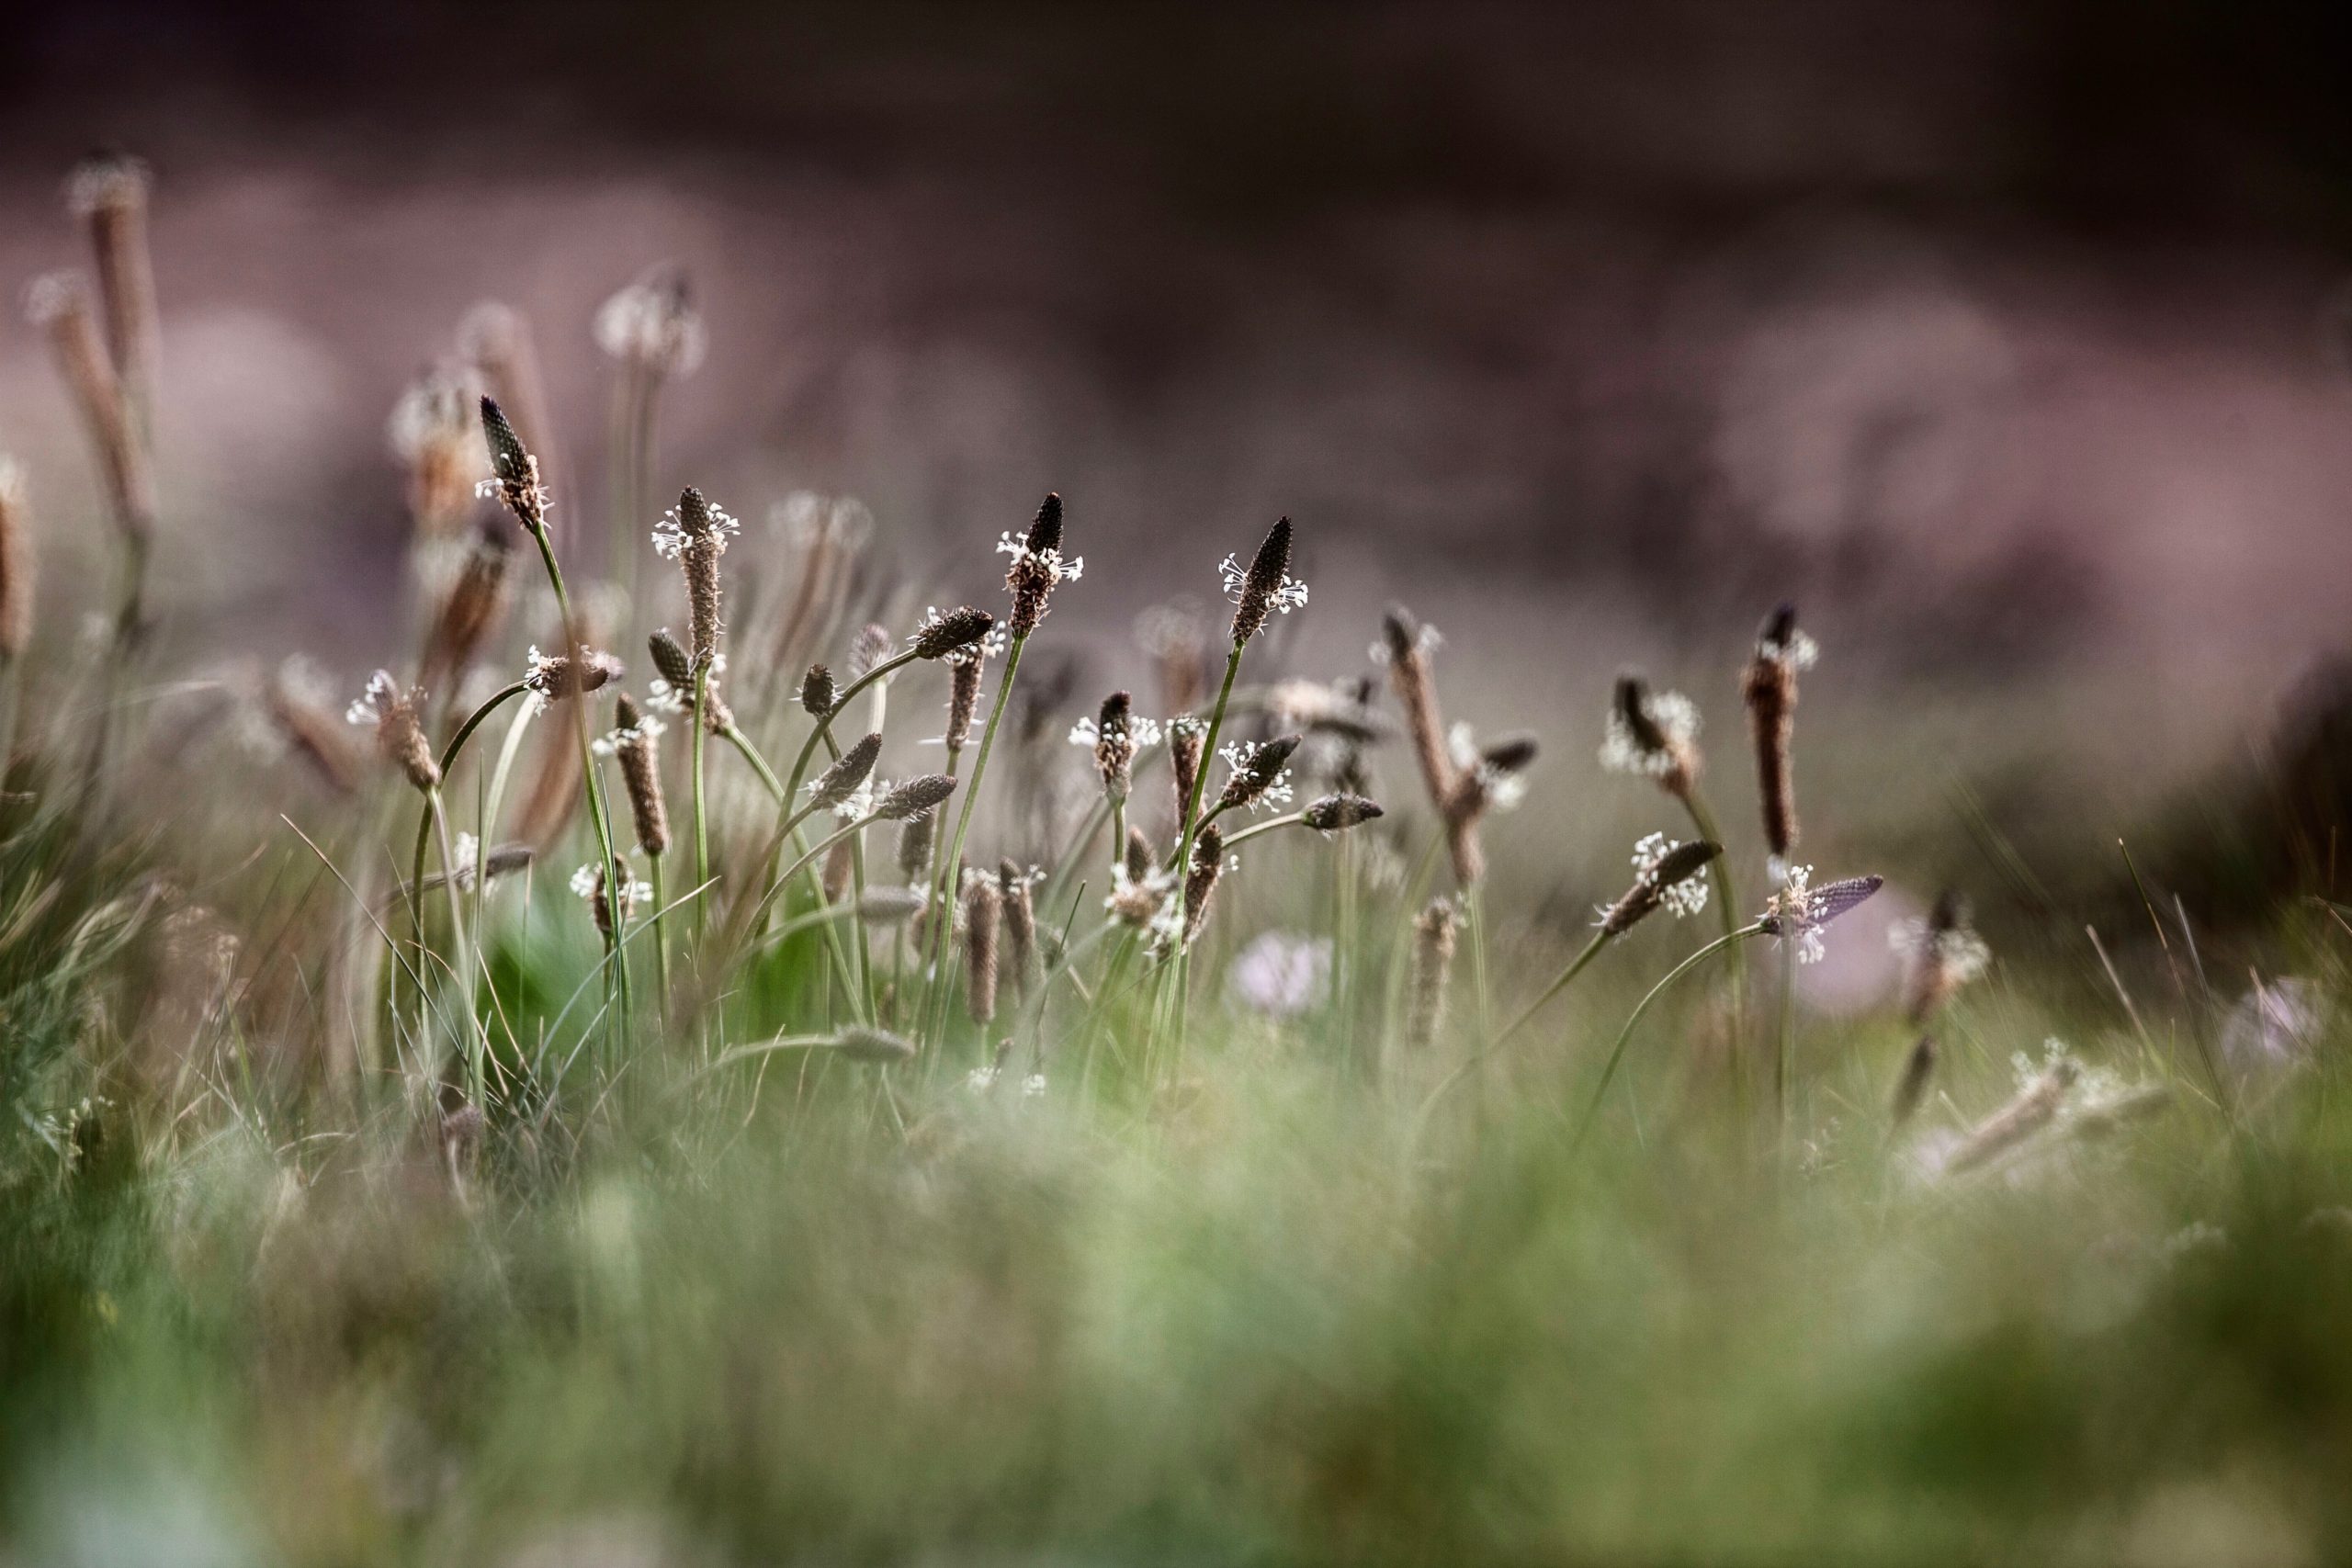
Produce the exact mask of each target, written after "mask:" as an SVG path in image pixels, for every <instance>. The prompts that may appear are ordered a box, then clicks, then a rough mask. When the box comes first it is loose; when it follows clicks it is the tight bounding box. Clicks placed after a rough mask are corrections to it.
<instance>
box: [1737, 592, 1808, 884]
mask: <svg viewBox="0 0 2352 1568" xmlns="http://www.w3.org/2000/svg"><path fill="white" fill-rule="evenodd" d="M1802 636H1803V634H1802V633H1800V632H1799V631H1798V630H1797V612H1796V606H1795V605H1793V604H1782V605H1781V606H1780V607H1779V608H1777V609H1775V610H1774V611H1773V612H1772V613H1771V614H1770V615H1768V616H1766V617H1765V620H1764V626H1763V628H1762V629H1761V630H1760V631H1759V632H1758V634H1757V638H1756V652H1755V654H1754V656H1753V657H1751V658H1750V659H1749V660H1748V661H1747V669H1746V670H1745V671H1742V672H1741V675H1740V698H1741V700H1742V702H1743V703H1745V704H1746V705H1747V730H1748V739H1749V740H1750V742H1751V744H1752V745H1753V747H1754V749H1755V752H1756V787H1757V794H1758V797H1759V798H1760V802H1761V804H1762V807H1763V813H1764V842H1765V847H1766V848H1768V849H1769V850H1770V851H1771V852H1772V853H1773V854H1774V855H1775V856H1777V857H1778V858H1780V859H1781V860H1786V859H1787V858H1788V855H1789V852H1790V851H1791V850H1792V849H1794V848H1795V847H1796V843H1797V807H1796V784H1795V779H1794V770H1793V768H1792V764H1791V761H1790V747H1789V739H1790V736H1791V734H1792V731H1793V730H1794V728H1795V725H1796V706H1797V666H1798V663H1799V660H1797V659H1796V658H1795V657H1793V656H1792V655H1793V651H1794V649H1796V648H1797V647H1798V640H1797V639H1798V638H1799V637H1802Z"/></svg>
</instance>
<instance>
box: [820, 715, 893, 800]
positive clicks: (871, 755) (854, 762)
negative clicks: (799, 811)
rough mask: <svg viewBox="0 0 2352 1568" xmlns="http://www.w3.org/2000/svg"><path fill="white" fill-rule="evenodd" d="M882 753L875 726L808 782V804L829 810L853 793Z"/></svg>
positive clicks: (879, 736)
mask: <svg viewBox="0 0 2352 1568" xmlns="http://www.w3.org/2000/svg"><path fill="white" fill-rule="evenodd" d="M881 755H882V735H881V732H880V731H878V730H876V732H874V733H873V734H870V735H868V736H866V737H865V739H862V740H860V741H859V742H858V743H857V744H856V745H854V746H852V747H851V748H850V749H849V750H846V751H844V752H842V755H841V761H837V762H835V763H834V764H833V765H832V766H831V767H830V768H827V769H826V770H825V771H824V772H823V773H819V774H818V775H817V781H816V783H815V784H811V785H809V804H810V806H811V807H814V808H815V809H817V810H819V811H830V810H831V809H832V808H833V807H836V806H839V805H840V804H841V803H842V802H843V801H845V800H847V799H848V798H849V797H850V796H851V795H855V794H856V793H857V786H858V785H860V784H864V783H865V779H866V775H867V774H869V773H872V772H873V771H874V764H875V762H876V761H877V760H878V759H879V758H880V757H881Z"/></svg>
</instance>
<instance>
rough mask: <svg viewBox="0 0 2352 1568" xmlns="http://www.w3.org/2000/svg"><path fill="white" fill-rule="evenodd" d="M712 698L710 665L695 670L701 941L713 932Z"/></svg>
mask: <svg viewBox="0 0 2352 1568" xmlns="http://www.w3.org/2000/svg"><path fill="white" fill-rule="evenodd" d="M709 701H710V669H709V667H708V666H707V665H704V666H702V667H700V668H697V669H696V670H695V701H694V727H695V733H694V739H693V741H692V742H691V747H692V751H693V759H692V761H691V764H690V767H691V770H692V775H693V780H694V796H695V887H696V888H697V889H699V891H698V892H697V893H696V894H695V940H696V941H697V942H699V941H700V940H702V939H703V938H704V937H706V936H707V935H708V934H709V931H710V897H709V892H710V814H709V809H708V805H707V801H706V800H705V798H704V795H703V779H702V752H703V731H704V729H705V728H706V726H705V725H704V724H703V718H702V716H703V705H705V704H706V703H707V702H709Z"/></svg>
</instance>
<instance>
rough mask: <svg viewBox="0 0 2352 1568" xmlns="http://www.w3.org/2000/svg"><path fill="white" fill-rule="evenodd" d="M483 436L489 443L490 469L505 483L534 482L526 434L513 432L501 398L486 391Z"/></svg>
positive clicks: (482, 416)
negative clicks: (525, 441) (500, 402)
mask: <svg viewBox="0 0 2352 1568" xmlns="http://www.w3.org/2000/svg"><path fill="white" fill-rule="evenodd" d="M481 433H482V438H483V440H484V441H486V442H487V443H488V444H489V446H490V467H491V471H492V472H493V473H495V474H496V475H497V476H498V479H499V482H500V483H502V484H510V485H520V484H528V483H530V482H531V454H530V453H529V452H528V451H527V450H526V448H525V447H524V446H523V438H522V437H521V436H519V435H517V434H515V426H514V424H513V423H510V422H509V421H508V419H507V417H506V411H505V410H503V409H502V408H500V407H499V406H498V400H497V399H496V398H493V397H490V396H488V395H487V394H485V395H484V396H483V398H482V400H481Z"/></svg>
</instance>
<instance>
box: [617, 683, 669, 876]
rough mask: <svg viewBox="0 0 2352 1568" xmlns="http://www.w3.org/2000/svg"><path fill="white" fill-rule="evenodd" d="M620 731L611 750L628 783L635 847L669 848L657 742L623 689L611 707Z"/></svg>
mask: <svg viewBox="0 0 2352 1568" xmlns="http://www.w3.org/2000/svg"><path fill="white" fill-rule="evenodd" d="M615 711H616V715H617V716H618V717H619V719H620V733H619V735H618V736H617V737H616V739H615V741H614V745H613V754H614V755H615V756H616V757H617V758H618V759H619V760H620V764H621V779H622V782H624V783H625V784H628V808H629V815H630V816H631V817H633V818H635V819H636V822H637V847H638V848H639V849H640V850H643V851H644V852H646V853H647V854H649V855H658V854H662V853H663V852H666V851H667V850H668V849H669V848H670V813H669V810H668V808H667V807H666V806H664V804H663V802H662V752H661V742H660V741H659V740H658V739H655V737H654V733H653V731H652V730H651V729H650V728H647V726H646V723H645V716H644V715H643V714H642V713H640V712H639V711H638V706H637V702H636V699H634V698H632V697H631V696H630V695H629V694H628V693H627V692H623V693H622V694H621V696H620V701H619V703H618V704H616V709H615Z"/></svg>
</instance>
